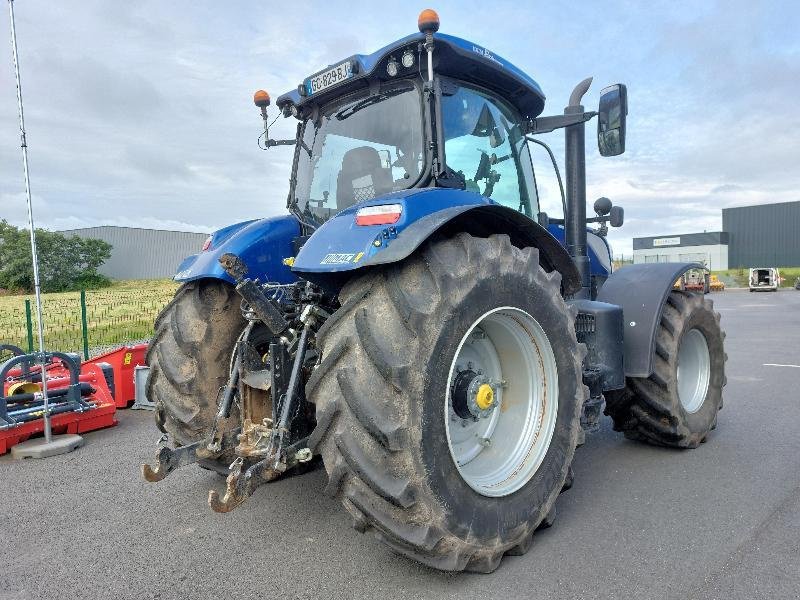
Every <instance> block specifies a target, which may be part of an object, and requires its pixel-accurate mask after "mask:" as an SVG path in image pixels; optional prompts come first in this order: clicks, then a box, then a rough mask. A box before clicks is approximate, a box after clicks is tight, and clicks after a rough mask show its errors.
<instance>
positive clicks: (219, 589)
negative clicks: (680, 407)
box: [0, 290, 800, 600]
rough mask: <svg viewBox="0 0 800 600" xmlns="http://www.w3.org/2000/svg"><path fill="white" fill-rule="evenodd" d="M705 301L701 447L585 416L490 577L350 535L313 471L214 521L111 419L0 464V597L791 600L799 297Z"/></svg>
mask: <svg viewBox="0 0 800 600" xmlns="http://www.w3.org/2000/svg"><path fill="white" fill-rule="evenodd" d="M711 297H712V298H713V299H714V301H715V303H716V307H717V308H718V309H719V311H720V313H721V314H722V325H723V328H724V329H725V330H726V331H727V333H728V337H727V340H726V350H727V352H728V356H729V360H728V363H727V373H728V386H727V388H726V389H725V393H724V399H725V407H724V410H723V411H722V412H721V413H720V416H719V426H718V428H717V429H716V431H714V432H713V433H712V435H711V436H710V437H709V439H708V442H707V443H706V444H703V445H702V446H701V447H700V448H698V449H696V450H690V451H675V450H668V449H661V448H653V447H649V446H645V445H642V444H638V443H635V442H630V441H627V440H625V439H624V438H623V437H622V435H620V434H617V433H615V432H613V431H612V429H611V424H610V422H609V420H608V419H607V418H604V420H603V425H602V428H601V431H600V432H598V433H596V434H593V435H590V436H588V437H587V443H586V445H585V446H583V447H582V448H580V449H579V450H578V452H577V456H576V460H575V463H574V469H575V485H574V487H573V488H572V489H571V490H569V491H568V492H566V493H564V494H562V495H561V497H560V498H559V500H558V505H557V507H558V515H557V519H556V523H555V525H554V526H553V527H552V528H550V529H548V530H544V531H540V532H539V533H537V535H536V536H535V541H534V544H533V547H532V548H531V550H530V552H528V554H526V555H525V556H521V557H506V558H505V559H504V561H503V564H502V565H501V566H500V568H499V569H498V570H497V571H496V572H495V573H493V574H491V575H476V574H444V573H439V572H436V571H433V570H430V569H427V568H425V567H422V566H420V565H418V564H416V563H414V562H411V561H409V560H407V559H405V558H402V557H399V556H397V555H395V554H393V553H392V552H391V551H389V550H388V549H387V548H385V547H384V546H383V545H382V544H380V543H379V542H378V541H377V540H375V539H373V538H372V537H370V536H368V535H361V534H359V533H357V532H356V531H355V530H353V529H352V528H351V527H350V523H349V518H348V516H347V514H346V513H345V511H344V510H343V509H342V508H341V507H340V506H339V505H338V503H337V502H336V501H334V500H333V499H331V498H329V497H327V496H325V495H324V494H323V493H322V491H323V488H324V485H325V474H324V471H322V470H321V469H318V470H316V471H313V472H311V473H308V474H306V475H303V476H299V477H294V478H289V479H286V480H284V481H278V482H275V483H272V484H269V485H266V486H264V487H262V488H260V489H258V490H257V491H256V493H255V495H254V496H253V497H252V498H251V499H250V500H249V501H248V502H247V503H246V504H244V505H243V506H242V507H240V508H238V509H237V510H235V511H233V512H232V513H229V514H225V515H222V514H215V513H213V512H211V510H210V509H209V508H208V505H207V504H206V498H207V495H208V490H209V489H210V488H212V487H216V488H217V489H219V490H220V491H221V490H222V488H223V487H224V486H223V483H224V480H223V479H222V478H220V477H219V476H217V475H215V474H213V473H210V472H208V471H203V470H200V469H199V468H196V467H193V466H191V467H186V468H183V469H181V470H179V471H177V472H175V473H174V474H172V475H170V476H169V477H168V478H167V479H166V480H164V481H162V482H160V483H157V484H148V483H145V482H144V481H143V480H142V479H141V477H140V475H139V465H140V464H141V463H143V462H146V461H149V460H150V459H151V458H152V456H153V453H154V450H155V442H156V440H157V438H158V437H159V434H158V432H157V430H156V429H155V426H154V425H153V421H152V418H153V417H152V414H151V413H146V412H141V411H119V412H118V413H117V414H118V418H119V421H120V424H119V426H118V427H116V428H113V429H108V430H104V431H98V432H92V433H88V434H86V436H85V446H84V447H83V448H81V449H79V450H78V451H76V452H73V453H71V454H68V455H64V456H58V457H53V458H48V459H45V460H42V461H34V460H26V461H13V460H11V459H10V458H9V457H8V456H5V457H2V458H0V503H1V504H0V506H2V507H3V509H2V510H3V512H4V519H3V520H2V525H0V527H2V531H3V534H2V538H0V539H2V546H3V552H2V553H3V556H4V558H3V563H4V564H3V566H2V567H0V598H3V599H7V598H15V599H16V598H19V599H28V598H137V599H144V598H165V599H166V598H186V599H201V598H220V599H222V598H241V599H246V598H282V599H292V598H348V599H349V598H381V599H383V598H404V599H411V598H458V599H460V600H465V599H468V598H480V599H482V600H487V599H490V598H509V599H512V598H641V599H650V598H653V599H658V598H668V599H673V598H674V599H679V598H680V599H685V598H720V599H722V598H724V599H726V600H727V599H731V598H742V599H748V600H751V599H754V598H769V599H784V598H800V435H798V429H799V428H800V393H798V391H799V390H800V368H798V367H797V365H800V292H795V291H794V290H790V291H781V292H779V293H757V294H748V293H747V292H746V291H726V292H723V293H718V294H713V295H712V296H711ZM772 365H784V366H772ZM791 365H794V366H791Z"/></svg>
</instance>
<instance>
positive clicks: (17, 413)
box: [0, 344, 147, 455]
mask: <svg viewBox="0 0 800 600" xmlns="http://www.w3.org/2000/svg"><path fill="white" fill-rule="evenodd" d="M0 350H6V351H11V353H12V354H14V356H13V357H12V358H11V359H10V360H7V361H5V362H4V363H2V364H0V381H2V383H3V388H2V392H3V393H2V396H1V397H0V455H2V454H5V453H6V452H8V451H9V450H10V448H11V447H12V446H14V445H16V444H19V443H20V442H24V441H25V440H27V439H29V438H31V437H34V436H37V435H40V434H41V433H42V432H43V431H44V418H43V416H44V396H43V393H42V377H43V372H42V366H41V360H40V359H39V356H38V355H36V354H25V353H24V352H23V351H22V350H20V349H19V348H16V347H13V346H0ZM146 350H147V345H146V344H140V345H137V346H123V347H121V348H118V349H117V350H114V351H112V352H108V353H106V354H103V355H101V356H98V357H95V358H94V359H92V360H91V361H89V362H85V363H81V360H80V357H79V356H78V355H76V354H64V353H61V352H49V353H47V354H46V360H45V367H44V377H45V379H46V382H47V395H48V400H49V411H50V415H51V417H50V420H51V427H52V431H53V433H54V434H62V433H73V434H80V433H85V432H87V431H93V430H95V429H102V428H105V427H113V426H114V425H116V424H117V420H116V418H115V413H116V410H117V408H118V407H119V408H122V407H127V406H130V405H131V404H132V403H133V401H134V399H135V387H134V372H135V369H136V367H137V366H141V365H143V364H144V354H145V351H146Z"/></svg>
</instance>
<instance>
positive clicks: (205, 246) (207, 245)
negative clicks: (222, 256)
mask: <svg viewBox="0 0 800 600" xmlns="http://www.w3.org/2000/svg"><path fill="white" fill-rule="evenodd" d="M209 248H211V236H208V237H207V238H206V241H205V242H203V249H202V250H201V252H205V251H206V250H208V249H209Z"/></svg>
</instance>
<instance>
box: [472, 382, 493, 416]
mask: <svg viewBox="0 0 800 600" xmlns="http://www.w3.org/2000/svg"><path fill="white" fill-rule="evenodd" d="M475 404H477V405H478V408H480V409H481V410H486V409H487V408H491V407H492V404H494V390H492V386H490V385H489V384H488V383H484V384H483V385H481V387H479V388H478V395H477V397H476V398H475Z"/></svg>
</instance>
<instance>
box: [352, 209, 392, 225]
mask: <svg viewBox="0 0 800 600" xmlns="http://www.w3.org/2000/svg"><path fill="white" fill-rule="evenodd" d="M402 214H403V205H402V204H381V205H379V206H365V207H364V208H359V209H358V212H357V213H356V225H391V224H392V223H397V221H399V220H400V215H402Z"/></svg>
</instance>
